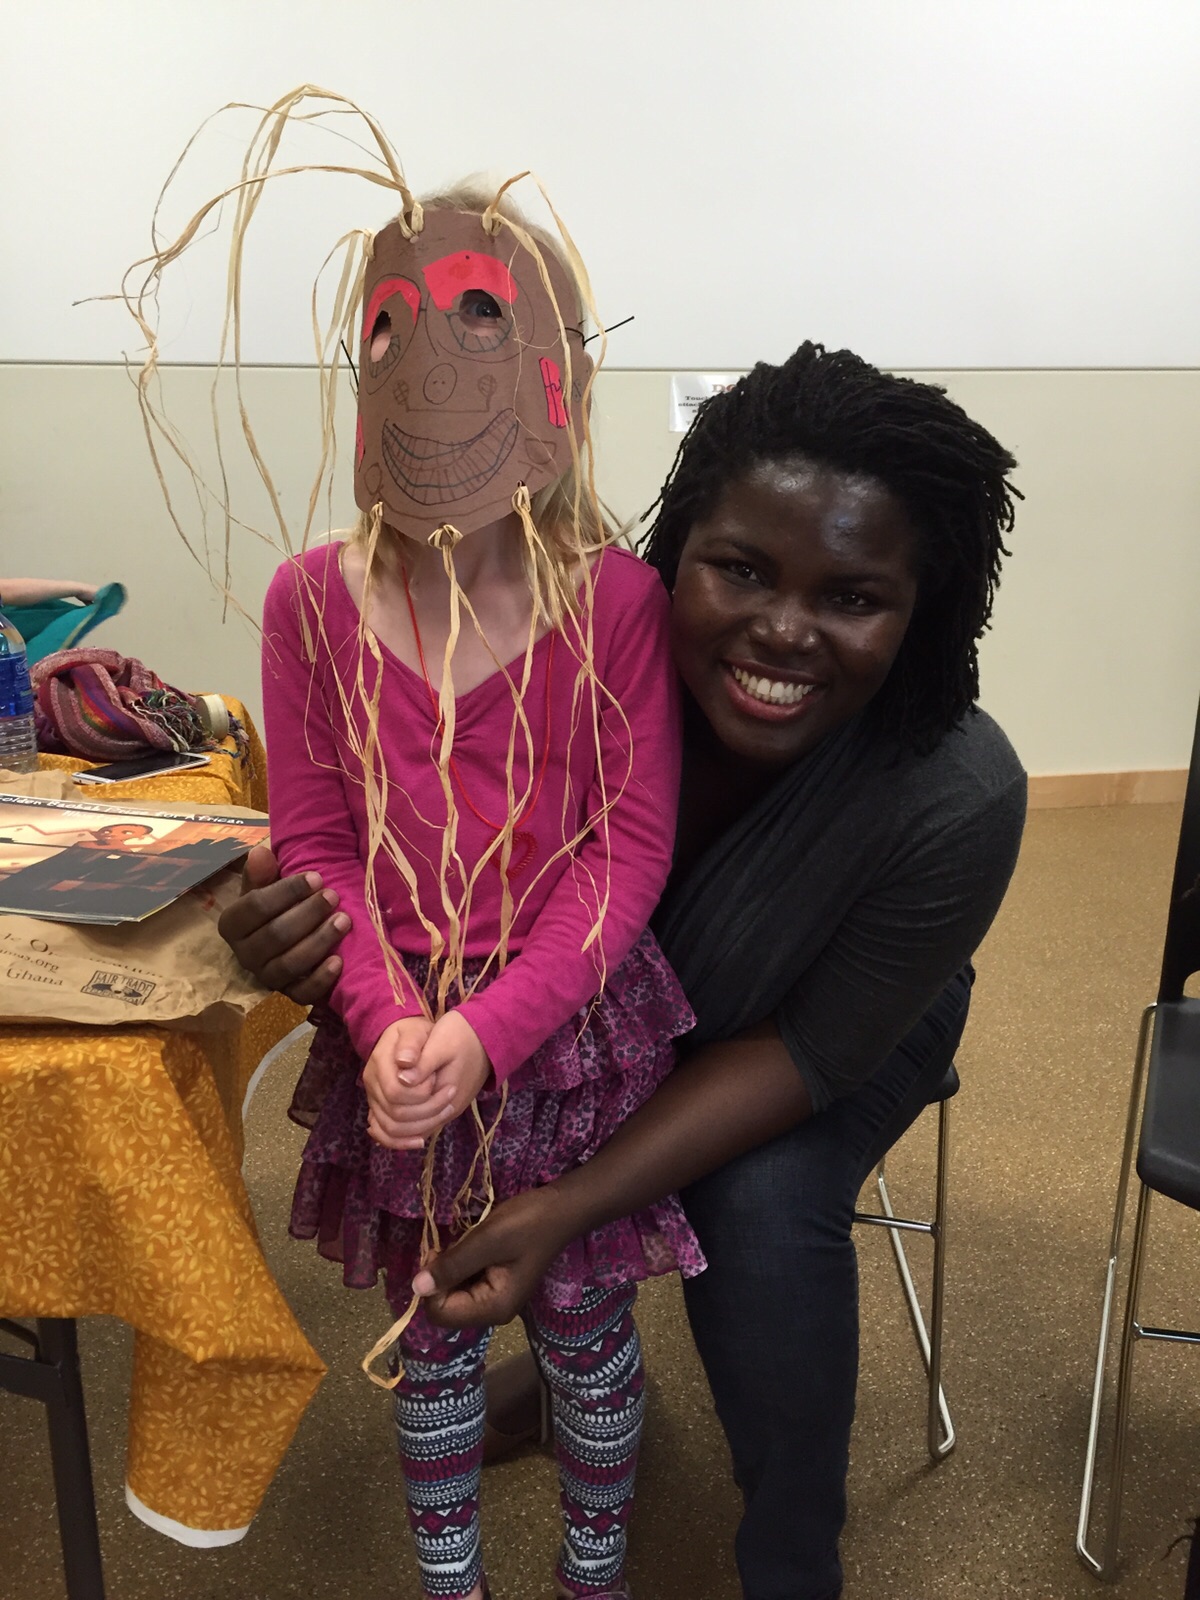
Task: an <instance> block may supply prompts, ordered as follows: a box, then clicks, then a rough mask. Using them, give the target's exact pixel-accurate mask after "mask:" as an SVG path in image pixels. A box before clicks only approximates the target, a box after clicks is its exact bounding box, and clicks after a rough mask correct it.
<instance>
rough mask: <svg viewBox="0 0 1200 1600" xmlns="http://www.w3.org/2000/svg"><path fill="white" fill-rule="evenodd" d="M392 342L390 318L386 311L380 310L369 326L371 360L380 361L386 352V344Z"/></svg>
mask: <svg viewBox="0 0 1200 1600" xmlns="http://www.w3.org/2000/svg"><path fill="white" fill-rule="evenodd" d="M391 342H392V319H391V317H389V316H388V314H387V312H386V311H381V312H380V313H379V315H378V316H377V317H376V318H375V321H374V324H373V325H372V328H371V343H370V353H371V360H372V361H376V362H378V361H382V360H383V358H384V356H385V355H386V354H387V348H388V345H390V344H391Z"/></svg>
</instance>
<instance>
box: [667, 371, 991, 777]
mask: <svg viewBox="0 0 1200 1600" xmlns="http://www.w3.org/2000/svg"><path fill="white" fill-rule="evenodd" d="M797 458H801V459H803V460H806V461H808V462H809V463H811V464H812V465H813V466H817V467H826V468H831V469H833V470H834V471H838V472H844V473H847V474H852V475H853V476H855V477H860V478H871V479H873V480H874V481H875V482H877V483H879V484H882V485H883V487H884V488H885V489H887V490H888V491H889V492H890V493H891V494H893V495H894V496H895V497H896V499H897V500H898V501H899V502H900V503H901V504H902V505H903V507H904V509H905V511H906V512H907V514H908V516H909V518H910V520H911V521H912V523H913V524H914V526H915V528H916V529H917V532H918V535H919V538H920V549H919V553H918V560H919V570H918V593H917V605H916V609H915V611H914V613H913V618H912V621H911V623H910V624H909V628H908V632H907V633H906V634H905V637H904V642H903V644H902V645H901V647H900V650H899V653H898V654H897V656H896V660H895V662H894V663H893V665H892V670H891V672H890V673H889V674H888V677H887V680H886V682H885V683H884V685H883V687H882V689H880V691H879V693H878V694H877V695H876V697H875V702H874V708H873V709H874V712H875V713H876V714H877V715H878V716H879V717H880V719H881V721H882V724H883V725H884V726H885V727H887V728H889V729H890V730H891V732H892V733H893V734H894V736H895V737H896V738H897V740H898V741H899V742H900V744H901V745H903V746H904V747H906V748H908V749H910V750H914V751H916V752H918V753H924V752H928V751H929V750H932V749H933V747H934V746H935V745H936V744H937V743H938V741H939V740H940V739H941V738H942V736H943V735H944V734H946V733H947V732H949V730H950V729H951V728H953V727H954V726H955V724H956V723H958V722H960V721H961V720H962V719H963V717H965V716H966V715H967V713H968V712H969V711H970V710H971V709H972V708H973V706H974V702H975V700H976V699H977V697H978V694H979V653H978V641H979V639H980V637H981V635H982V634H983V632H984V631H985V629H986V628H987V626H988V622H989V620H990V618H991V614H992V601H993V598H994V596H995V591H996V586H997V584H998V583H999V581H1000V560H1001V557H1003V556H1006V555H1008V554H1009V552H1008V550H1007V549H1006V548H1005V546H1004V535H1005V533H1007V532H1008V531H1009V530H1010V529H1011V528H1012V525H1013V510H1014V508H1013V500H1014V497H1015V498H1016V499H1020V498H1021V495H1020V491H1019V490H1017V489H1016V488H1014V486H1013V485H1012V484H1011V483H1009V482H1008V480H1007V477H1006V474H1007V473H1009V472H1011V471H1012V470H1013V468H1014V467H1015V466H1016V461H1015V460H1014V459H1013V457H1012V456H1011V455H1010V454H1009V453H1008V451H1007V450H1005V449H1004V447H1003V446H1002V445H1001V444H999V443H998V442H997V441H996V440H995V439H994V438H993V437H992V435H991V434H990V433H989V432H988V431H987V429H986V428H983V427H981V426H980V424H979V423H977V422H973V421H972V420H971V418H970V417H968V416H967V414H966V412H965V411H964V410H963V409H962V407H961V406H958V405H955V403H954V401H953V400H951V399H949V397H948V396H947V394H946V391H945V390H944V389H940V388H938V387H937V386H936V385H935V384H932V383H917V382H915V381H914V380H913V379H911V378H896V377H892V376H891V375H890V374H889V373H885V372H880V371H879V370H878V368H876V367H873V366H871V365H870V364H869V363H868V362H866V361H863V360H862V358H861V357H859V356H856V355H854V354H853V353H852V352H851V351H849V350H835V351H832V352H831V351H827V350H826V349H825V347H824V346H823V345H819V344H811V343H805V344H802V345H801V346H800V348H799V350H797V351H796V352H795V354H794V355H792V356H790V357H789V358H788V360H787V361H785V362H784V363H783V365H782V366H778V367H776V366H771V365H769V364H768V363H767V362H760V363H759V364H758V365H757V366H756V367H755V368H754V370H753V371H752V372H751V373H749V374H748V375H747V376H746V377H744V378H742V379H741V380H740V381H739V382H738V383H736V384H735V385H734V386H733V388H732V389H730V390H727V391H726V392H725V393H722V394H717V395H714V396H713V397H712V398H711V399H710V400H707V401H705V402H704V404H703V405H702V406H701V407H700V409H699V411H698V412H697V414H696V417H695V420H694V421H693V423H692V425H691V427H690V428H689V429H688V432H687V436H686V437H685V439H684V441H683V443H682V445H681V446H680V448H679V454H678V455H677V456H676V458H675V463H674V465H673V466H672V468H671V472H670V475H669V476H668V478H667V481H666V483H665V484H664V485H663V489H662V493H661V494H660V495H659V497H658V499H657V501H656V502H655V504H654V506H652V507H651V508H650V511H649V512H647V514H646V515H647V517H650V516H652V515H653V516H654V521H653V524H652V526H651V529H650V532H649V535H648V536H647V538H646V541H645V545H644V549H643V551H642V554H643V555H644V556H645V559H646V560H647V561H648V562H649V563H650V565H651V566H652V567H655V568H657V570H658V572H659V573H660V574H661V576H662V579H663V582H664V583H665V584H666V586H667V588H668V589H673V588H674V586H675V575H676V572H677V570H678V567H679V558H680V554H681V552H682V550H683V547H684V545H685V544H686V542H687V539H688V535H689V534H690V532H691V530H692V528H693V526H694V525H695V524H696V523H697V522H700V521H702V520H703V519H704V518H706V517H708V516H709V515H711V513H712V512H713V510H714V509H715V507H716V504H717V501H718V500H719V498H720V496H721V494H722V493H723V492H724V490H725V489H726V488H727V487H728V486H729V484H731V483H732V482H733V481H734V480H735V479H737V478H739V477H741V476H742V475H743V474H745V473H746V472H748V471H749V470H750V469H751V468H752V467H754V466H755V465H756V464H757V463H759V462H764V461H785V460H786V461H794V460H796V459H797ZM655 512H657V515H654V513H655Z"/></svg>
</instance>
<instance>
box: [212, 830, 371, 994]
mask: <svg viewBox="0 0 1200 1600" xmlns="http://www.w3.org/2000/svg"><path fill="white" fill-rule="evenodd" d="M337 905H338V897H337V895H336V893H335V892H334V891H333V890H332V889H329V890H326V889H324V888H323V887H322V883H321V877H320V874H319V873H316V872H305V873H301V874H300V875H299V876H297V877H294V878H282V879H281V878H280V876H279V863H278V862H277V861H276V859H275V857H274V855H273V854H272V853H271V851H270V850H269V849H268V848H267V846H266V845H265V844H260V845H255V847H254V849H253V850H251V852H250V854H249V855H248V856H247V857H246V862H245V865H244V867H243V868H242V893H241V897H240V899H238V900H237V901H235V903H234V904H233V905H231V906H230V907H228V909H227V910H225V911H223V912H222V913H221V919H220V921H219V922H218V923H217V928H218V931H219V932H220V935H221V937H222V939H224V940H225V943H226V944H227V945H229V946H230V948H231V949H232V951H233V953H234V955H235V956H236V957H237V959H238V960H239V961H240V962H241V964H242V966H243V967H245V968H246V970H247V971H248V972H251V973H253V974H254V976H255V977H256V978H257V979H258V981H259V983H261V984H263V985H264V986H265V987H266V988H268V989H278V990H279V991H280V992H281V993H283V994H286V995H287V996H288V998H289V999H290V1000H294V1001H295V1002H296V1003H297V1005H302V1006H311V1005H315V1004H316V1003H317V1002H318V1001H320V1000H325V999H327V998H328V996H329V994H330V991H331V990H332V989H333V986H334V984H335V983H336V982H337V980H338V977H339V975H340V974H341V970H342V960H341V957H340V956H338V955H334V954H333V952H334V951H335V950H336V949H337V947H338V945H339V944H340V943H341V941H342V937H343V935H344V934H346V933H347V932H348V931H349V928H350V918H349V917H348V916H347V915H346V913H345V912H344V911H338V909H337Z"/></svg>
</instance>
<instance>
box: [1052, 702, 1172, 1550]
mask: <svg viewBox="0 0 1200 1600" xmlns="http://www.w3.org/2000/svg"><path fill="white" fill-rule="evenodd" d="M1197 970H1200V716H1198V717H1197V722H1196V735H1195V739H1194V742H1193V744H1192V761H1191V768H1190V770H1189V772H1188V784H1187V795H1186V798H1185V800H1184V807H1183V826H1182V828H1181V829H1180V833H1179V848H1178V851H1177V853H1176V857H1175V876H1174V879H1173V881H1172V884H1171V900H1170V906H1169V909H1168V912H1167V935H1166V940H1165V943H1164V946H1163V964H1162V975H1161V977H1160V979H1159V985H1158V998H1157V1000H1156V1001H1155V1002H1154V1003H1153V1004H1152V1005H1149V1006H1147V1007H1146V1010H1145V1011H1144V1012H1143V1013H1142V1025H1141V1029H1140V1031H1139V1034H1138V1043H1137V1054H1136V1055H1135V1057H1134V1065H1133V1085H1132V1089H1131V1091H1130V1096H1129V1115H1128V1118H1127V1120H1126V1124H1125V1147H1124V1152H1123V1154H1122V1157H1121V1173H1120V1178H1119V1180H1118V1183H1117V1204H1116V1211H1115V1213H1114V1216H1113V1226H1112V1235H1111V1238H1110V1241H1109V1248H1108V1268H1107V1273H1106V1276H1105V1283H1104V1297H1103V1300H1102V1302H1101V1311H1100V1339H1099V1344H1098V1348H1097V1351H1096V1370H1095V1376H1094V1378H1093V1382H1092V1410H1091V1417H1090V1419H1089V1422H1088V1436H1087V1452H1086V1455H1085V1458H1084V1467H1083V1493H1082V1495H1081V1498H1080V1503H1079V1525H1078V1529H1077V1531H1076V1535H1075V1549H1076V1551H1077V1552H1078V1554H1079V1558H1080V1560H1081V1561H1082V1562H1083V1564H1084V1566H1086V1567H1087V1568H1088V1570H1089V1571H1091V1572H1094V1573H1096V1574H1097V1576H1099V1577H1102V1578H1111V1577H1112V1576H1113V1574H1114V1572H1115V1571H1116V1565H1117V1541H1118V1537H1119V1534H1120V1524H1121V1500H1122V1496H1123V1493H1124V1487H1125V1467H1126V1437H1127V1432H1128V1425H1129V1402H1130V1392H1131V1387H1132V1378H1133V1352H1134V1348H1135V1346H1136V1345H1137V1344H1138V1343H1139V1342H1140V1341H1141V1340H1143V1339H1149V1340H1155V1341H1162V1342H1168V1343H1173V1344H1200V1333H1187V1332H1184V1331H1183V1330H1181V1329H1177V1328H1152V1327H1146V1326H1144V1325H1143V1324H1142V1323H1141V1322H1140V1321H1139V1320H1138V1297H1139V1293H1140V1290H1141V1283H1142V1268H1143V1266H1144V1263H1145V1257H1146V1244H1147V1239H1148V1236H1149V1226H1150V1198H1151V1195H1153V1194H1161V1195H1166V1196H1167V1197H1168V1199H1171V1200H1175V1201H1178V1203H1179V1204H1180V1205H1185V1206H1190V1207H1191V1208H1192V1210H1193V1211H1197V1210H1200V1000H1188V999H1185V997H1184V993H1183V986H1184V983H1185V982H1186V981H1187V979H1188V978H1189V977H1190V976H1191V975H1192V973H1193V972H1195V971H1197ZM1143 1086H1144V1088H1145V1096H1144V1101H1143ZM1139 1113H1141V1133H1140V1136H1138V1117H1139ZM1135 1140H1136V1149H1137V1175H1138V1202H1137V1215H1136V1220H1135V1223H1134V1232H1133V1250H1132V1255H1131V1257H1130V1263H1129V1286H1128V1290H1127V1294H1126V1301H1125V1319H1124V1326H1123V1328H1122V1332H1121V1346H1120V1356H1119V1359H1118V1364H1117V1374H1118V1375H1117V1404H1116V1424H1115V1430H1114V1437H1113V1451H1112V1489H1111V1497H1110V1504H1109V1510H1108V1527H1107V1531H1106V1534H1105V1537H1104V1542H1103V1549H1102V1551H1101V1553H1100V1554H1099V1555H1098V1556H1097V1555H1094V1554H1093V1553H1092V1551H1091V1550H1090V1549H1089V1548H1088V1542H1087V1541H1088V1537H1089V1535H1090V1532H1091V1521H1092V1502H1093V1498H1094V1489H1095V1479H1096V1454H1097V1444H1098V1441H1099V1437H1100V1421H1101V1409H1102V1401H1103V1398H1104V1387H1105V1385H1104V1371H1105V1366H1106V1364H1107V1355H1108V1344H1109V1330H1110V1324H1111V1321H1112V1311H1113V1301H1114V1299H1115V1296H1116V1284H1117V1261H1118V1255H1119V1252H1120V1245H1121V1233H1122V1229H1123V1224H1124V1221H1125V1201H1126V1197H1127V1195H1128V1192H1129V1176H1130V1169H1131V1166H1132V1164H1133V1152H1134V1149H1135Z"/></svg>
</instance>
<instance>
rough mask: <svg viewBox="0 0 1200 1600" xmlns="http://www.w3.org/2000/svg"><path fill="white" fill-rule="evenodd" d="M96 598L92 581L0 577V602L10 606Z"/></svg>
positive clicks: (89, 600)
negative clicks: (77, 581)
mask: <svg viewBox="0 0 1200 1600" xmlns="http://www.w3.org/2000/svg"><path fill="white" fill-rule="evenodd" d="M95 598H96V585H95V584H94V583H75V582H74V581H73V580H72V579H70V578H0V604H3V605H10V606H40V605H44V604H45V603H46V601H47V600H83V601H86V602H89V603H90V602H91V601H93V600H94V599H95Z"/></svg>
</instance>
